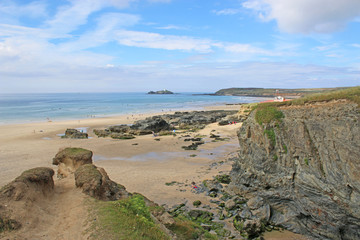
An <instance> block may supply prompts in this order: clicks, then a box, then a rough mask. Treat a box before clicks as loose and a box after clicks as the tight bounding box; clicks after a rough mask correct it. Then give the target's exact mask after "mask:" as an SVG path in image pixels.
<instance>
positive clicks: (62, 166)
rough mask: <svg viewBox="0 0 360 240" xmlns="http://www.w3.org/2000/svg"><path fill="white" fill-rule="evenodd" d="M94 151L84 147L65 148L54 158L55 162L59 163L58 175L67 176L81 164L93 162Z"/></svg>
mask: <svg viewBox="0 0 360 240" xmlns="http://www.w3.org/2000/svg"><path fill="white" fill-rule="evenodd" d="M92 156H93V153H92V152H91V151H90V150H87V149H83V148H65V149H63V150H60V151H59V152H58V153H57V154H56V155H55V157H54V158H53V164H54V165H58V166H59V167H58V177H67V176H68V175H69V174H72V173H74V172H75V171H76V169H78V168H79V167H80V166H82V165H84V164H91V163H92Z"/></svg>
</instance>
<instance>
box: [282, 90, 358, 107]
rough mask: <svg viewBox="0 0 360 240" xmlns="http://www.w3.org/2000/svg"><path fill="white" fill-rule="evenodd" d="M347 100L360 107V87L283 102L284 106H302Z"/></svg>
mask: <svg viewBox="0 0 360 240" xmlns="http://www.w3.org/2000/svg"><path fill="white" fill-rule="evenodd" d="M339 99H347V100H350V101H352V102H354V103H357V104H358V106H359V105H360V86H359V87H352V88H348V89H344V90H338V91H330V92H327V93H321V94H312V95H309V96H307V97H304V98H299V99H296V100H293V101H289V102H285V103H286V105H304V104H306V103H313V102H324V101H331V100H339Z"/></svg>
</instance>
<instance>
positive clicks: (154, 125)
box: [130, 116, 172, 132]
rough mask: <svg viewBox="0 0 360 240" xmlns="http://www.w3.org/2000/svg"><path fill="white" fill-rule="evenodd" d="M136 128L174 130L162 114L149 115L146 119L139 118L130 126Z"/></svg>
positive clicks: (155, 130)
mask: <svg viewBox="0 0 360 240" xmlns="http://www.w3.org/2000/svg"><path fill="white" fill-rule="evenodd" d="M130 128H131V129H134V130H149V131H154V132H160V131H164V130H165V131H166V130H172V128H171V127H170V124H169V123H168V122H167V121H165V120H164V119H163V118H162V117H160V116H154V117H149V118H146V119H144V120H139V121H136V122H135V123H134V125H132V126H131V127H130Z"/></svg>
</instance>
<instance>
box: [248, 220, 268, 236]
mask: <svg viewBox="0 0 360 240" xmlns="http://www.w3.org/2000/svg"><path fill="white" fill-rule="evenodd" d="M243 230H244V231H245V232H246V233H247V234H248V237H249V238H250V239H252V238H255V237H258V236H260V234H261V233H262V232H263V231H264V230H265V229H264V228H263V226H262V224H261V222H260V220H258V219H255V220H251V219H248V220H245V221H244V228H243Z"/></svg>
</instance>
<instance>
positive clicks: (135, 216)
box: [90, 194, 170, 240]
mask: <svg viewBox="0 0 360 240" xmlns="http://www.w3.org/2000/svg"><path fill="white" fill-rule="evenodd" d="M92 209H96V210H95V211H96V213H95V218H96V221H93V223H92V224H91V226H90V228H91V230H90V232H91V235H90V239H109V240H111V239H134V240H135V239H149V240H150V239H153V240H158V239H159V240H162V239H170V238H169V237H168V236H167V235H166V234H165V233H164V232H162V231H161V229H160V227H159V226H157V225H156V224H155V223H154V222H153V220H152V219H151V215H150V209H149V207H147V206H146V203H145V201H144V198H143V197H142V196H141V195H137V194H136V195H133V196H132V197H129V198H127V199H124V200H118V201H113V202H111V201H108V202H103V201H95V202H94V206H92Z"/></svg>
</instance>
